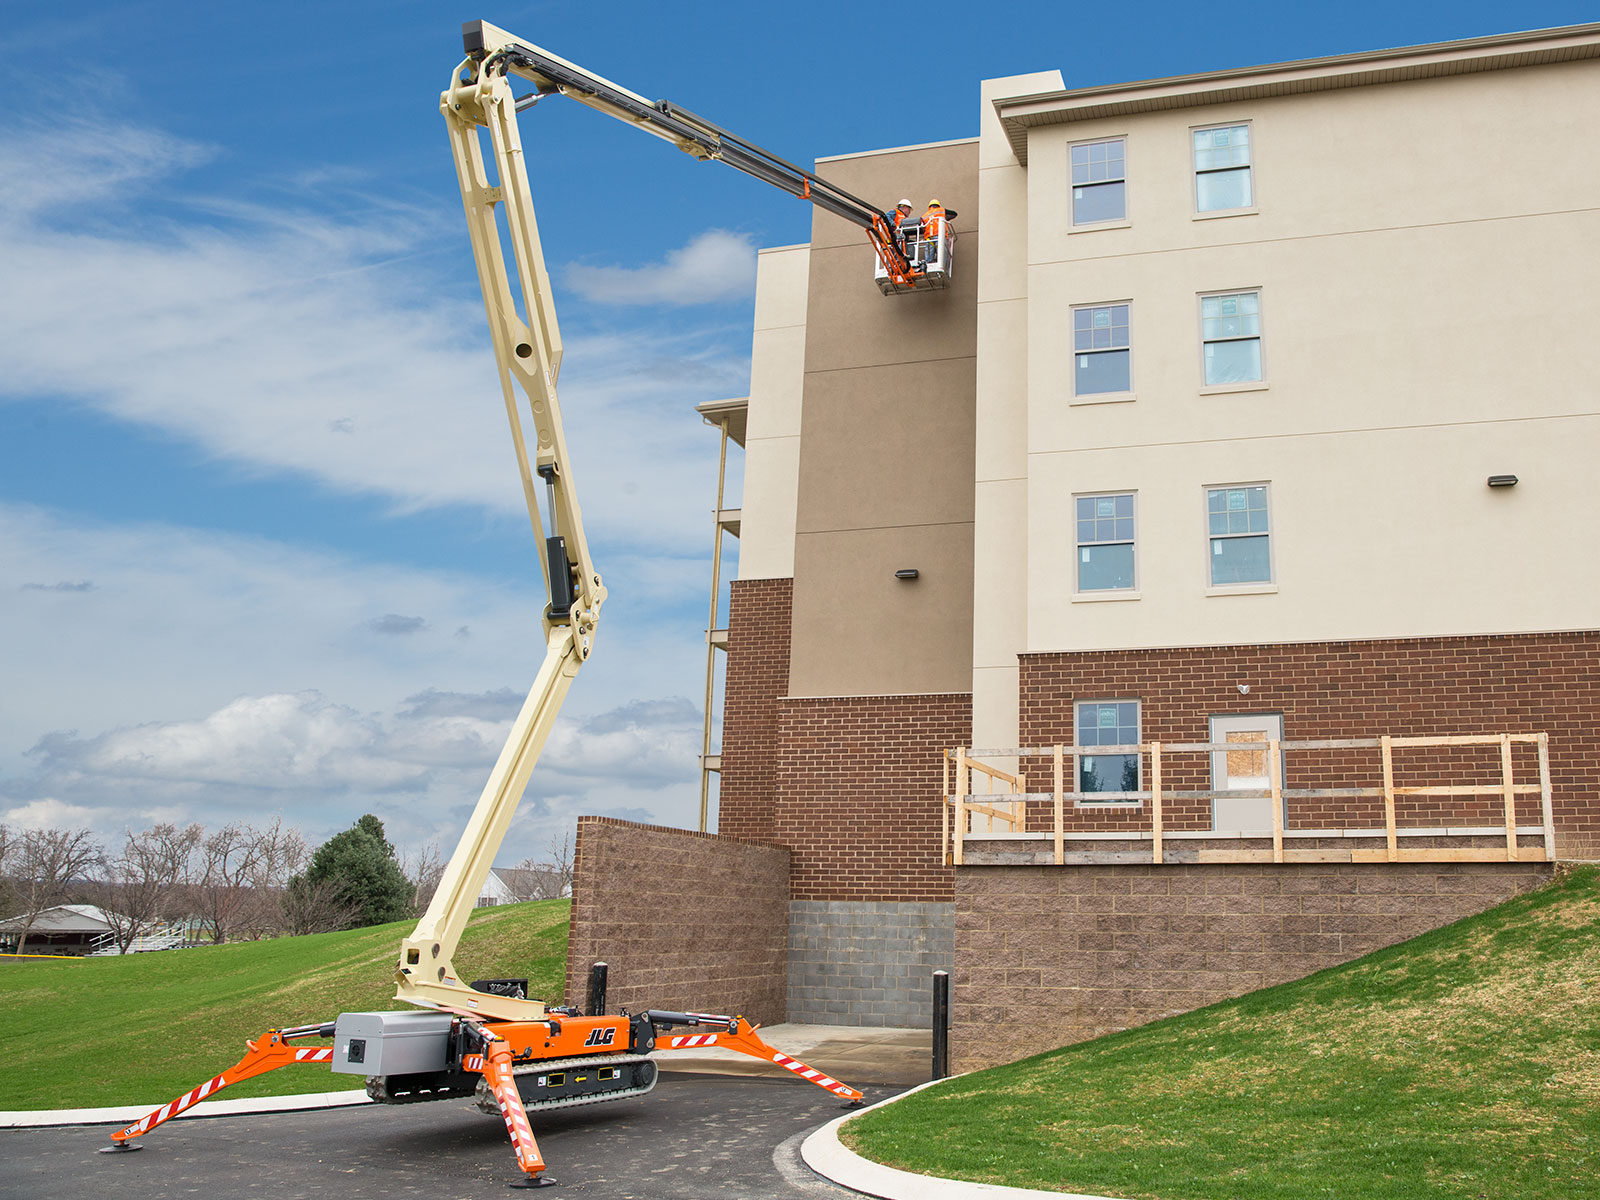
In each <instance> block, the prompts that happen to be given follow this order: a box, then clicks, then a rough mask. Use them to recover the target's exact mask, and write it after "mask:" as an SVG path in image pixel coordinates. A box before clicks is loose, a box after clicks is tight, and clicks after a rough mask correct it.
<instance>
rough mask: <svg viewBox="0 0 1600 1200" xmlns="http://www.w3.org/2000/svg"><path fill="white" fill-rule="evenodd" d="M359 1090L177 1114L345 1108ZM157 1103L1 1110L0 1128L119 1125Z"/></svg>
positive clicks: (361, 1097) (214, 1104) (210, 1104)
mask: <svg viewBox="0 0 1600 1200" xmlns="http://www.w3.org/2000/svg"><path fill="white" fill-rule="evenodd" d="M371 1103H372V1101H371V1100H370V1099H369V1098H368V1097H367V1093H366V1092H364V1091H362V1092H308V1093H307V1094H306V1095H304V1096H261V1097H259V1098H256V1099H243V1100H208V1101H206V1102H205V1103H204V1104H197V1105H195V1106H194V1107H193V1108H190V1109H188V1110H186V1111H184V1112H181V1113H179V1114H178V1115H177V1116H176V1117H174V1118H173V1120H175V1121H178V1120H183V1119H185V1118H187V1117H243V1116H250V1115H252V1114H255V1113H277V1112H304V1111H306V1110H308V1109H316V1108H345V1107H347V1106H349V1105H356V1104H371ZM160 1107H161V1105H159V1104H122V1105H118V1106H117V1107H115V1108H56V1109H40V1110H38V1111H35V1112H0V1129H40V1128H46V1127H49V1126H52V1125H122V1124H126V1123H129V1122H132V1121H137V1120H138V1119H139V1118H140V1117H142V1116H144V1115H145V1114H146V1113H148V1112H154V1111H155V1110H156V1109H158V1108H160Z"/></svg>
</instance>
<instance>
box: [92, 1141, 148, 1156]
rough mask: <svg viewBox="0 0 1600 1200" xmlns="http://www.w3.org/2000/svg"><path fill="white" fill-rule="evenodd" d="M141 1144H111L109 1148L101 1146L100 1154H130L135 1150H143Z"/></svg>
mask: <svg viewBox="0 0 1600 1200" xmlns="http://www.w3.org/2000/svg"><path fill="white" fill-rule="evenodd" d="M143 1149H144V1144H143V1143H142V1142H112V1143H111V1145H109V1146H101V1147H100V1149H99V1151H98V1153H100V1154H131V1153H132V1152H133V1151H135V1150H143Z"/></svg>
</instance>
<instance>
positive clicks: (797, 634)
mask: <svg viewBox="0 0 1600 1200" xmlns="http://www.w3.org/2000/svg"><path fill="white" fill-rule="evenodd" d="M977 151H978V147H977V144H976V142H975V141H971V140H969V141H964V142H958V143H945V144H940V145H934V146H926V147H916V148H911V149H907V150H902V151H894V152H887V153H873V154H864V155H859V156H852V157H846V158H833V159H828V160H827V161H826V162H824V163H822V164H821V170H822V173H823V174H824V175H826V176H827V178H828V179H829V180H830V181H831V182H834V183H836V184H838V185H839V186H840V187H843V188H844V189H846V190H847V191H850V192H853V193H855V194H856V195H860V196H864V197H867V198H870V199H873V200H875V201H877V202H879V203H883V204H893V202H894V200H896V199H897V198H899V197H900V196H902V195H906V196H910V197H911V198H912V199H913V202H914V203H915V204H917V205H918V206H921V205H924V204H926V202H927V200H928V198H929V197H931V196H937V197H938V198H939V199H940V200H941V201H942V202H943V203H944V205H945V207H946V208H947V209H951V210H954V211H955V212H956V213H957V214H958V216H957V218H956V222H955V224H956V228H957V230H958V231H959V240H958V243H957V248H956V260H955V261H956V267H955V272H954V282H953V284H952V286H951V287H950V288H948V289H946V290H944V291H940V292H932V293H929V294H925V295H919V294H912V295H905V296H890V297H885V296H882V295H880V294H879V293H878V290H877V287H876V285H875V284H874V283H873V281H872V269H873V253H872V249H871V247H870V246H869V245H868V243H867V241H866V237H865V235H864V234H863V233H862V231H861V230H860V229H858V228H857V227H856V226H854V225H852V224H850V223H849V222H847V221H844V220H842V219H841V218H838V217H835V216H832V215H830V214H828V213H825V212H823V211H822V210H821V209H818V210H816V215H815V217H814V220H813V224H812V240H811V254H810V269H809V280H808V296H807V306H806V333H805V366H804V369H805V378H804V387H803V399H802V409H801V437H800V456H799V496H798V504H797V511H796V524H795V559H794V562H795V569H794V577H795V586H794V608H793V626H792V640H791V658H790V671H789V690H790V693H791V694H792V695H796V696H856V695H898V694H904V693H911V692H965V691H967V690H969V689H970V688H971V686H972V578H973V557H972V519H973V494H972V470H973V467H972V463H973V436H974V431H973V422H974V411H973V393H974V386H975V383H974V375H975V369H976V297H977V287H978V270H977V268H978V261H979V259H978V251H979V237H980V229H979V220H978V207H979V200H978V188H977ZM919 212H920V208H919ZM905 567H914V568H916V569H917V570H918V571H919V572H920V578H918V579H917V580H915V581H913V582H903V581H900V580H897V579H895V578H894V572H895V571H896V570H898V569H901V568H905Z"/></svg>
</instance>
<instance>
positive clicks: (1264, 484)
mask: <svg viewBox="0 0 1600 1200" xmlns="http://www.w3.org/2000/svg"><path fill="white" fill-rule="evenodd" d="M1252 487H1258V488H1265V489H1266V490H1267V578H1266V579H1257V580H1254V581H1252V582H1250V583H1212V582H1211V539H1212V538H1213V537H1229V538H1238V537H1260V536H1261V535H1260V534H1245V533H1231V534H1227V533H1219V534H1213V533H1212V532H1211V509H1210V507H1209V496H1210V494H1211V493H1212V492H1215V491H1219V490H1221V489H1223V488H1252ZM1134 511H1135V514H1137V512H1138V510H1137V508H1136V509H1135V510H1134ZM1200 527H1201V530H1202V531H1203V532H1204V533H1205V558H1206V573H1205V575H1204V576H1202V578H1204V579H1205V581H1206V595H1207V596H1261V595H1268V594H1270V593H1272V592H1276V591H1277V590H1278V548H1277V545H1276V544H1275V543H1276V539H1277V535H1278V519H1277V516H1276V514H1275V513H1274V512H1273V508H1272V481H1271V480H1268V479H1256V480H1252V481H1250V482H1248V483H1208V484H1206V485H1205V486H1203V487H1202V488H1201V489H1200ZM1133 533H1134V537H1135V538H1137V537H1138V536H1139V523H1138V519H1137V516H1135V520H1134V525H1133ZM1073 536H1074V537H1076V536H1077V529H1076V527H1074V529H1073ZM1135 565H1136V566H1137V560H1136V562H1135Z"/></svg>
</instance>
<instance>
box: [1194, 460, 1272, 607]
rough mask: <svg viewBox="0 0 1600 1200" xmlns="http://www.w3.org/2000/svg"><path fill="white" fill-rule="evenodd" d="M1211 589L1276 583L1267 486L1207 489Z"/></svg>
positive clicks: (1262, 484) (1253, 485)
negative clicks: (1243, 584)
mask: <svg viewBox="0 0 1600 1200" xmlns="http://www.w3.org/2000/svg"><path fill="white" fill-rule="evenodd" d="M1206 525H1207V529H1208V535H1209V538H1210V543H1211V553H1210V554H1209V555H1208V556H1207V557H1208V558H1209V559H1210V562H1211V586H1212V587H1227V586H1229V585H1230V584H1236V583H1271V582H1272V532H1271V520H1270V517H1269V515H1268V509H1267V485H1266V484H1264V483H1257V484H1250V485H1247V486H1244V487H1219V488H1207V489H1206Z"/></svg>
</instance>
